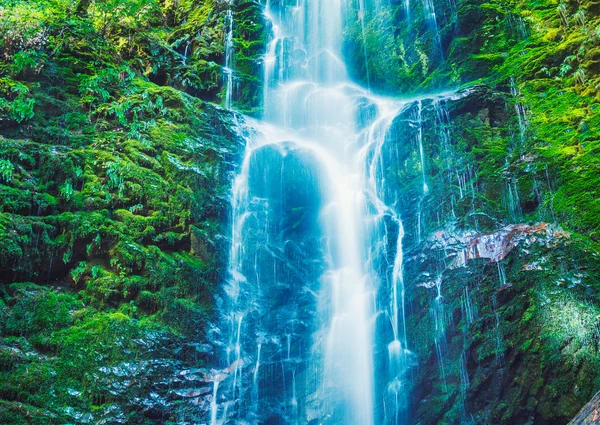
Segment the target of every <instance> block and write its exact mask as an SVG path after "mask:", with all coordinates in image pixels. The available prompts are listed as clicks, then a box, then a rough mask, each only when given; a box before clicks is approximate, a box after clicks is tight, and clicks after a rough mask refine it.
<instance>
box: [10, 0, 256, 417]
mask: <svg viewBox="0 0 600 425" xmlns="http://www.w3.org/2000/svg"><path fill="white" fill-rule="evenodd" d="M226 6H227V5H226V4H224V3H219V2H213V1H204V2H203V1H181V2H163V1H154V0H135V1H128V2H121V1H85V0H83V1H79V2H76V1H65V0H43V1H37V2H29V1H3V2H1V3H0V59H1V60H0V197H1V202H0V336H1V339H0V400H1V401H0V422H1V423H6V424H38V423H39V424H49V423H56V424H64V423H128V424H131V423H168V422H169V421H170V420H175V419H176V418H178V420H194V419H192V418H194V417H195V416H194V415H196V414H197V412H198V408H197V406H196V405H195V404H194V403H197V401H198V400H197V399H196V398H194V397H193V395H194V392H193V391H191V392H190V391H189V388H193V387H194V385H197V384H196V383H195V382H194V379H191V378H190V377H192V378H193V377H194V376H196V375H192V374H191V372H190V371H189V368H190V367H199V366H202V365H203V362H204V360H205V358H206V354H205V350H204V348H203V347H202V345H201V344H200V343H199V341H202V340H204V339H205V337H204V335H205V332H206V330H207V319H208V317H209V315H210V312H211V309H212V304H213V293H214V288H215V285H216V284H217V282H218V281H219V278H220V276H221V275H222V270H223V266H224V261H225V259H226V255H225V254H224V253H226V252H228V248H227V242H226V240H224V238H223V236H222V235H224V234H225V233H226V221H227V210H228V195H229V191H230V184H231V181H232V173H233V171H234V169H235V166H236V163H237V162H238V160H239V154H240V151H241V149H243V141H242V140H241V137H240V136H239V135H238V134H237V130H236V129H235V125H234V121H235V119H236V118H235V116H234V115H233V114H231V113H229V112H226V111H224V110H221V109H219V108H218V107H215V106H212V105H210V104H208V103H205V102H204V101H202V100H199V99H198V97H202V98H203V99H207V100H213V101H218V100H219V99H220V98H221V97H222V80H223V76H222V69H221V64H222V62H223V46H224V43H223V40H224V25H223V17H224V11H225V7H226ZM259 13H260V9H259V8H257V7H256V6H255V5H249V6H246V7H245V8H244V9H243V11H242V12H240V14H241V15H242V18H241V19H240V21H239V22H240V24H239V26H236V31H239V30H241V29H243V30H244V31H245V32H246V35H248V34H250V35H251V36H252V38H254V39H255V41H254V44H251V45H250V46H242V47H243V49H246V50H248V51H249V52H248V53H247V54H246V55H245V56H244V57H245V58H246V59H245V60H246V65H245V68H244V72H246V71H247V72H248V74H245V73H244V72H242V71H240V72H239V73H238V74H237V77H236V78H243V79H254V80H256V78H257V77H256V76H254V75H253V74H252V73H253V72H256V68H253V66H254V65H252V57H251V56H252V54H254V55H257V53H256V52H257V51H258V50H260V46H259V45H260V43H261V38H260V37H259V36H255V32H257V31H258V33H260V31H262V28H263V26H262V25H263V24H262V20H260V19H257V16H258V17H260V15H259ZM253 20H254V21H253ZM251 21H253V22H251ZM243 49H242V48H241V47H240V49H239V50H240V51H243ZM237 99H238V100H239V102H241V104H244V105H246V108H247V109H251V108H253V107H255V106H256V105H257V102H258V100H257V98H256V97H250V96H249V95H246V97H243V96H239V97H237ZM186 371H187V372H186ZM199 376H201V374H200V375H199ZM190 379H191V380H190ZM186 418H188V419H186Z"/></svg>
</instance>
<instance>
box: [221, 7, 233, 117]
mask: <svg viewBox="0 0 600 425" xmlns="http://www.w3.org/2000/svg"><path fill="white" fill-rule="evenodd" d="M228 6H229V7H228V8H227V12H226V15H225V67H224V68H223V71H224V72H225V107H226V108H227V109H231V102H232V99H233V9H232V7H233V4H232V0H230V1H229V2H228Z"/></svg>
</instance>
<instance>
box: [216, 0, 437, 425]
mask: <svg viewBox="0 0 600 425" xmlns="http://www.w3.org/2000/svg"><path fill="white" fill-rule="evenodd" d="M362 5H363V3H362V2H361V8H362ZM346 7H348V6H347V5H346V3H345V2H343V1H341V0H337V1H336V0H314V1H302V0H298V1H297V2H295V3H293V4H289V3H288V2H283V1H282V2H273V1H271V2H268V3H267V4H266V6H265V15H266V17H267V18H268V19H269V20H270V21H271V23H272V30H273V38H272V40H271V42H270V43H269V46H268V49H267V53H266V55H265V59H264V87H265V89H264V121H255V120H251V119H247V120H246V122H247V125H248V127H249V129H248V132H249V133H250V136H249V137H248V142H247V146H246V151H245V154H244V160H243V163H242V165H241V169H240V172H239V174H238V176H237V178H236V180H235V182H234V187H233V200H232V241H231V252H230V263H229V276H230V277H229V279H228V281H227V283H226V285H225V291H224V292H225V293H224V294H223V296H222V298H220V299H219V300H218V310H219V311H220V313H221V322H220V324H219V326H218V327H217V328H216V330H215V339H216V340H217V341H218V342H217V343H218V344H220V346H221V347H220V349H221V351H222V354H221V355H220V356H219V358H220V361H221V366H222V369H220V370H218V371H216V370H215V371H214V373H213V376H212V380H213V381H214V388H213V399H212V403H211V406H210V408H211V424H212V425H216V424H224V423H239V424H242V423H243V424H267V423H268V424H284V423H285V424H305V423H310V424H313V423H314V424H317V423H322V424H336V425H372V424H375V423H377V424H398V423H400V421H401V419H400V418H401V416H402V412H403V410H404V409H405V408H406V407H407V400H408V394H407V393H406V387H407V385H406V380H405V373H406V371H407V370H408V368H409V366H410V364H411V361H412V358H411V357H412V356H411V353H410V351H409V350H408V338H407V331H406V320H405V287H404V279H403V251H402V241H403V236H404V229H403V224H402V220H401V216H400V214H399V213H398V212H397V210H396V209H395V207H392V206H390V205H389V202H390V198H391V196H390V193H389V190H388V189H387V188H386V187H385V180H384V178H383V168H384V162H385V158H383V155H382V147H383V145H384V144H385V142H386V140H387V139H388V136H389V134H388V133H389V131H390V128H391V126H392V123H393V122H394V119H395V118H396V117H397V116H398V115H399V113H400V112H401V111H403V110H404V108H405V107H406V106H408V105H409V102H408V101H397V100H391V99H385V98H381V97H377V96H374V95H372V94H371V93H370V92H369V91H368V90H365V89H363V88H361V87H358V86H356V85H354V84H352V83H351V82H350V80H349V78H348V76H347V72H346V66H345V64H344V61H343V59H342V46H341V34H342V29H343V26H344V20H345V19H346V17H347V10H346ZM361 13H364V10H362V11H361ZM228 16H229V15H228ZM228 93H229V87H228ZM228 99H229V95H228ZM226 105H227V106H228V107H229V106H230V100H227V101H226ZM420 105H421V104H420V103H419V117H418V121H419V123H418V125H419V126H420V125H421V122H420V121H421V117H420ZM419 140H420V159H421V163H422V165H423V162H424V152H423V147H422V140H421V139H419ZM423 191H424V194H426V193H427V191H428V188H427V183H426V177H425V171H424V170H423ZM313 421H314V422H313Z"/></svg>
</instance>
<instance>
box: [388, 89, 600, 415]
mask: <svg viewBox="0 0 600 425" xmlns="http://www.w3.org/2000/svg"><path fill="white" fill-rule="evenodd" d="M510 96H511V95H510V93H501V92H494V91H491V90H489V89H488V88H486V87H479V88H474V89H471V90H470V91H469V92H466V93H463V94H462V95H460V96H457V97H456V98H455V99H452V98H451V99H448V100H446V101H444V102H440V103H437V104H436V102H428V101H420V102H415V103H414V104H413V105H411V106H409V107H407V108H406V110H405V112H404V113H403V114H402V115H400V116H399V117H398V118H397V119H396V123H395V129H392V131H390V133H389V135H388V139H389V140H388V141H387V144H386V146H384V150H386V149H387V152H385V154H384V156H383V157H384V158H386V161H387V162H386V163H385V164H384V165H383V167H384V170H385V172H386V175H385V181H386V184H387V187H388V196H389V199H388V202H389V203H394V201H395V205H396V208H397V211H398V212H399V214H400V215H401V216H402V220H403V222H404V226H405V231H406V235H405V238H404V251H405V254H404V259H405V260H404V261H405V262H404V279H405V282H406V283H407V287H406V293H407V305H406V311H407V325H408V330H407V334H408V338H409V341H408V349H409V350H411V352H413V353H414V355H415V358H416V361H415V363H416V366H414V367H413V368H412V379H411V383H410V390H409V391H410V394H411V400H412V407H411V408H409V409H408V411H407V417H408V419H407V421H408V423H415V424H416V423H419V424H436V423H498V424H504V423H505V424H513V423H532V424H547V423H567V422H568V420H569V419H570V418H572V417H573V416H574V415H575V413H576V412H577V410H578V409H579V408H580V406H582V405H583V404H584V403H585V402H586V401H587V400H589V398H590V397H591V396H592V395H593V394H594V393H595V391H597V385H598V384H597V382H598V379H599V377H600V376H599V372H598V364H599V359H600V358H599V356H598V355H599V353H598V333H597V329H598V311H599V310H598V286H597V283H596V282H597V276H598V273H599V271H600V267H599V264H598V255H599V254H598V247H597V246H596V244H595V243H594V242H593V241H590V240H589V239H587V238H586V237H585V236H580V235H577V234H574V233H572V232H566V231H564V230H563V229H562V228H561V227H560V226H558V225H557V224H555V223H553V224H551V223H552V222H554V220H553V215H552V211H548V213H546V212H545V211H544V209H543V208H540V207H533V209H531V208H532V207H531V206H527V205H528V204H530V205H541V203H542V200H543V199H544V198H546V196H548V195H547V194H548V192H549V191H551V190H552V189H551V187H549V185H548V182H547V181H546V182H544V181H542V179H541V178H540V176H539V171H537V170H536V167H535V164H534V163H532V161H531V160H530V159H528V157H527V155H526V154H521V156H520V163H519V164H515V165H510V164H513V160H512V159H511V158H512V157H511V155H513V153H511V152H510V151H508V152H505V153H502V154H499V152H497V149H498V146H502V145H503V140H508V143H509V144H510V143H513V142H514V143H517V139H518V138H519V136H518V135H515V134H514V133H513V132H512V130H511V125H510V123H511V121H512V120H514V119H516V117H515V116H514V115H511V108H510V107H509V106H508V105H509V104H510V102H511V98H510ZM515 137H516V138H517V139H515ZM511 140H513V142H511ZM549 222H550V223H549ZM526 223H530V224H526ZM575 359H576V360H575Z"/></svg>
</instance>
